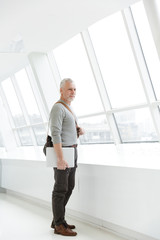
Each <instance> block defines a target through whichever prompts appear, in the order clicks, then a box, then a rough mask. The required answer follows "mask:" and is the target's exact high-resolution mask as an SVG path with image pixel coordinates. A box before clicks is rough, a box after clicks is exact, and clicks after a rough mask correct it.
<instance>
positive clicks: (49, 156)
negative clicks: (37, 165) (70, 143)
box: [46, 147, 75, 168]
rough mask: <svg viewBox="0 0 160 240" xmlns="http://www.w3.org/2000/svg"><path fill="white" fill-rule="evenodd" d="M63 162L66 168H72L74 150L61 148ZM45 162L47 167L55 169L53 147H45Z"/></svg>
mask: <svg viewBox="0 0 160 240" xmlns="http://www.w3.org/2000/svg"><path fill="white" fill-rule="evenodd" d="M62 151H63V156H64V160H65V161H66V162H67V163H68V166H69V167H70V168H71V167H74V165H75V162H74V148H71V147H64V148H62ZM46 162H47V167H57V156H56V153H55V150H54V148H53V147H47V149H46Z"/></svg>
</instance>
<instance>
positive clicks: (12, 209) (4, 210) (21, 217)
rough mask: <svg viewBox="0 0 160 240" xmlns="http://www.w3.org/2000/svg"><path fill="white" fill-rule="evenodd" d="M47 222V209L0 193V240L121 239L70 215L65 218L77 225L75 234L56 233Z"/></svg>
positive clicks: (48, 219)
mask: <svg viewBox="0 0 160 240" xmlns="http://www.w3.org/2000/svg"><path fill="white" fill-rule="evenodd" d="M50 221H51V212H50V211H49V209H46V208H43V207H40V206H37V205H35V204H31V203H30V202H28V201H24V200H22V199H19V198H17V197H15V196H12V195H9V194H4V193H0V239H2V240H53V239H55V240H58V239H59V240H60V239H67V240H69V239H77V240H97V239H99V240H124V239H122V238H120V237H117V236H115V235H113V234H112V233H109V232H107V231H103V230H101V229H98V228H94V227H93V226H91V225H88V224H84V223H82V222H79V221H77V220H76V221H75V219H74V220H73V219H71V218H68V219H67V221H68V222H69V223H71V224H72V223H74V224H75V225H76V231H77V233H78V235H77V236H76V237H64V236H60V235H56V234H54V230H52V229H51V228H50Z"/></svg>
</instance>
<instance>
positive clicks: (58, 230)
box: [54, 224, 77, 236]
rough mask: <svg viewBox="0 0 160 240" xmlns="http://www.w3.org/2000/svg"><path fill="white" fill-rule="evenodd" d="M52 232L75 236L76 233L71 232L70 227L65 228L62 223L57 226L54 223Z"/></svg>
mask: <svg viewBox="0 0 160 240" xmlns="http://www.w3.org/2000/svg"><path fill="white" fill-rule="evenodd" d="M54 233H55V234H60V235H63V236H76V235H77V233H76V232H73V231H72V230H71V229H70V228H66V227H65V226H64V225H63V224H61V225H59V226H56V225H55V229H54Z"/></svg>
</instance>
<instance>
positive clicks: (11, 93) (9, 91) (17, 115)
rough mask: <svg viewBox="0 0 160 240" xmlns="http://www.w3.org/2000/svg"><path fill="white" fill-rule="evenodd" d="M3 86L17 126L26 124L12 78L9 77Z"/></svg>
mask: <svg viewBox="0 0 160 240" xmlns="http://www.w3.org/2000/svg"><path fill="white" fill-rule="evenodd" d="M2 87H3V90H4V93H5V95H6V98H7V101H8V105H9V108H10V111H11V113H12V116H13V120H14V123H15V126H16V127H20V126H24V125H26V121H25V119H24V116H23V113H22V110H21V108H20V105H19V102H18V98H17V95H16V93H15V90H14V87H13V84H12V82H11V79H10V78H8V79H6V80H4V81H3V82H2Z"/></svg>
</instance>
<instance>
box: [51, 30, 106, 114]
mask: <svg viewBox="0 0 160 240" xmlns="http://www.w3.org/2000/svg"><path fill="white" fill-rule="evenodd" d="M53 52H54V56H55V60H56V62H57V65H58V69H59V72H60V75H61V78H66V77H70V78H72V79H73V80H74V81H75V83H76V87H77V96H76V99H75V101H74V102H73V106H77V107H76V113H77V115H78V116H83V115H88V114H93V113H97V112H102V111H103V107H102V103H101V101H100V96H99V93H98V90H97V87H96V83H95V80H94V77H93V74H92V71H91V68H90V65H89V61H88V58H87V55H86V51H85V48H84V45H83V42H82V39H81V36H80V35H77V36H75V37H74V38H72V39H71V40H69V41H68V42H66V43H65V44H63V45H61V46H60V47H58V48H56V49H55V50H54V51H53Z"/></svg>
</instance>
